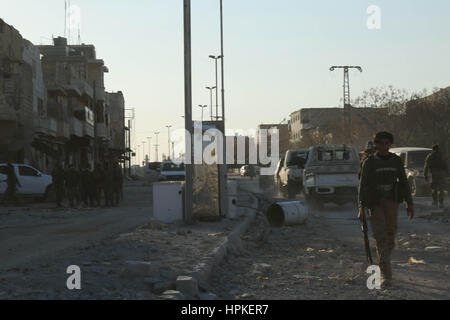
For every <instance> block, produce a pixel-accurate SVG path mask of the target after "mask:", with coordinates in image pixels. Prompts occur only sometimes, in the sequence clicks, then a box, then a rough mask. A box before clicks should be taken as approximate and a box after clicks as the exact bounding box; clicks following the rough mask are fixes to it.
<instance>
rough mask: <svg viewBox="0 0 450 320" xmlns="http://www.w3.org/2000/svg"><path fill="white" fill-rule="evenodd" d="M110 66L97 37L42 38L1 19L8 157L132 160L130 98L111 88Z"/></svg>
mask: <svg viewBox="0 0 450 320" xmlns="http://www.w3.org/2000/svg"><path fill="white" fill-rule="evenodd" d="M107 72H109V71H108V68H107V67H106V66H105V64H104V61H103V60H101V59H97V57H96V51H95V46H93V45H85V44H81V45H69V44H68V43H67V39H66V38H62V37H58V38H54V39H53V44H52V45H40V46H35V45H33V44H32V43H31V42H30V41H28V40H26V39H24V38H22V36H21V34H20V32H19V31H18V30H16V29H15V28H14V27H12V26H10V25H8V24H6V23H5V22H4V21H3V20H1V19H0V163H1V162H6V161H12V162H16V163H26V164H29V165H32V166H34V167H36V168H37V169H39V170H41V171H42V172H46V173H49V172H51V170H52V169H53V168H54V166H55V164H56V163H57V162H58V161H59V162H61V163H62V164H65V165H67V164H70V163H71V164H74V165H75V166H77V167H85V166H86V165H89V166H90V167H91V168H92V167H93V165H94V163H95V162H104V161H117V160H124V159H123V155H124V153H125V141H124V140H125V127H124V117H125V114H124V113H125V101H124V97H123V93H122V92H120V91H119V92H117V93H107V92H106V91H105V85H104V75H105V73H107Z"/></svg>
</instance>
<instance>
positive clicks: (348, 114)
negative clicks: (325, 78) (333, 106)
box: [330, 66, 362, 143]
mask: <svg viewBox="0 0 450 320" xmlns="http://www.w3.org/2000/svg"><path fill="white" fill-rule="evenodd" d="M335 69H344V86H343V89H344V127H346V128H348V133H349V138H350V142H351V143H352V142H353V130H352V106H351V103H350V76H349V69H357V70H358V71H359V72H362V68H361V67H360V66H332V67H331V68H330V71H334V70H335Z"/></svg>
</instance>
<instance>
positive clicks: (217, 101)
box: [209, 55, 222, 120]
mask: <svg viewBox="0 0 450 320" xmlns="http://www.w3.org/2000/svg"><path fill="white" fill-rule="evenodd" d="M209 57H210V58H211V59H214V61H215V63H216V120H218V114H219V94H218V93H219V92H218V90H219V83H218V78H217V77H218V73H217V60H219V59H222V56H217V57H216V56H214V55H210V56H209ZM211 117H212V112H211ZM211 120H212V118H211Z"/></svg>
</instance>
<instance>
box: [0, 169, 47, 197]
mask: <svg viewBox="0 0 450 320" xmlns="http://www.w3.org/2000/svg"><path fill="white" fill-rule="evenodd" d="M13 166H14V172H15V173H16V176H17V179H18V180H19V182H20V185H21V186H17V195H18V196H32V197H39V198H42V199H44V198H46V197H47V196H48V195H49V193H50V191H51V188H52V181H53V179H52V176H50V175H47V174H44V173H42V172H40V171H39V170H37V169H35V168H33V167H31V166H29V165H26V164H13ZM6 173H7V164H6V163H0V194H3V193H4V192H5V191H6V187H7V184H6V178H7V176H6Z"/></svg>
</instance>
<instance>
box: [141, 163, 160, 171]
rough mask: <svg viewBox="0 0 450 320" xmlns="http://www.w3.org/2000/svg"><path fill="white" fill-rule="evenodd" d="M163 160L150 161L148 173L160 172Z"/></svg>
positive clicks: (147, 168)
mask: <svg viewBox="0 0 450 320" xmlns="http://www.w3.org/2000/svg"><path fill="white" fill-rule="evenodd" d="M161 164H162V163H161V162H149V163H148V164H147V167H146V169H145V172H146V173H155V172H158V173H159V172H160V171H161Z"/></svg>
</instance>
